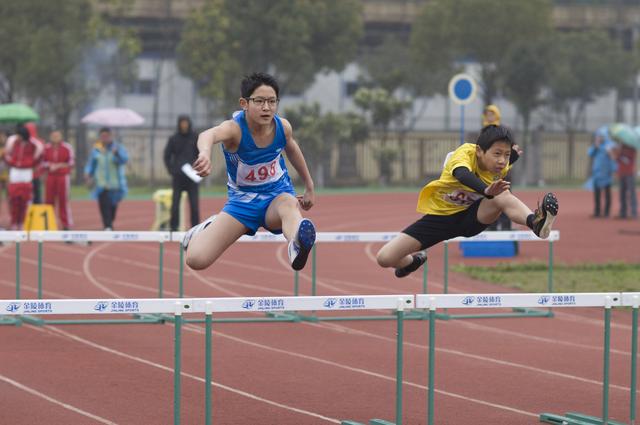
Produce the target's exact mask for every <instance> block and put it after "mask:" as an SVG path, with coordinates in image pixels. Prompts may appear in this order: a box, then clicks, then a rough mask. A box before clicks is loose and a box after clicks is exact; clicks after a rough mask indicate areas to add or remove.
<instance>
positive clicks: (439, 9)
mask: <svg viewBox="0 0 640 425" xmlns="http://www.w3.org/2000/svg"><path fill="white" fill-rule="evenodd" d="M550 29H551V1H550V0H531V1H521V0H456V1H451V0H433V1H430V2H427V3H425V5H424V7H423V9H422V11H421V12H420V14H419V16H418V17H417V18H416V21H415V30H414V33H413V34H412V46H413V50H414V55H415V57H417V58H422V59H421V60H422V61H423V63H425V66H427V67H433V66H435V65H434V63H438V62H440V61H444V62H447V63H451V64H453V63H454V62H455V61H473V62H476V63H477V64H478V65H479V67H480V70H479V74H480V75H479V80H480V83H481V84H480V85H481V87H482V89H483V100H484V102H485V104H489V103H492V100H493V98H494V97H495V96H496V94H497V93H498V90H499V86H500V81H499V76H500V74H501V73H502V65H503V58H504V54H505V52H506V51H508V50H509V48H510V47H511V46H512V45H514V44H516V43H518V42H521V41H522V40H533V39H536V38H539V37H542V36H544V35H545V34H547V33H548V32H549V31H550ZM429 62H431V64H429ZM449 77H450V76H449Z"/></svg>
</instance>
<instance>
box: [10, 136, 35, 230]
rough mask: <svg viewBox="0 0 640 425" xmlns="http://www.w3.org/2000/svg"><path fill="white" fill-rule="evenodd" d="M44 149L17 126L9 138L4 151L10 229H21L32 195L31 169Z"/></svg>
mask: <svg viewBox="0 0 640 425" xmlns="http://www.w3.org/2000/svg"><path fill="white" fill-rule="evenodd" d="M43 150H44V147H43V146H42V143H40V142H39V141H38V140H37V139H35V138H33V137H31V136H30V134H29V130H27V129H26V128H25V126H23V125H21V124H19V125H18V126H17V127H16V134H14V135H13V136H11V137H9V139H8V140H7V147H6V149H5V154H4V155H5V160H6V161H7V164H9V167H10V168H9V209H10V213H11V229H13V230H18V229H20V228H22V225H23V223H24V218H25V216H26V214H27V207H28V206H29V202H30V201H31V196H32V194H33V184H32V181H33V169H34V168H35V167H37V166H38V163H39V162H40V160H41V158H42V151H43Z"/></svg>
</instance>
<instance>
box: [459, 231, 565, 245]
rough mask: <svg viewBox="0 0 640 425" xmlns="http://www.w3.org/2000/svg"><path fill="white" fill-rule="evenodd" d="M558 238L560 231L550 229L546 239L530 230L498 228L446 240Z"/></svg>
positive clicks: (499, 240) (547, 240)
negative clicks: (497, 229)
mask: <svg viewBox="0 0 640 425" xmlns="http://www.w3.org/2000/svg"><path fill="white" fill-rule="evenodd" d="M558 240H560V231H559V230H552V231H551V233H550V234H549V237H548V238H547V239H540V238H539V237H538V236H536V234H535V233H533V232H532V231H530V230H499V231H488V232H482V233H480V234H478V235H475V236H471V237H469V238H467V237H463V236H460V237H457V238H453V239H449V240H447V242H468V241H495V242H504V241H539V242H549V241H558Z"/></svg>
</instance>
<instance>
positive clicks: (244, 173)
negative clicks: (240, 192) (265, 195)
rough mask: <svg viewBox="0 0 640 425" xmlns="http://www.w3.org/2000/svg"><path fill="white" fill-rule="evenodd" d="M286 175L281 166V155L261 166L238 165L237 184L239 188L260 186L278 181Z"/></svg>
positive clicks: (241, 163)
mask: <svg viewBox="0 0 640 425" xmlns="http://www.w3.org/2000/svg"><path fill="white" fill-rule="evenodd" d="M283 174H284V170H282V167H281V166H280V155H278V156H277V157H276V158H275V159H274V160H273V161H271V162H263V163H261V164H253V165H249V164H245V163H244V162H240V163H238V174H237V175H236V184H237V185H238V186H259V185H263V184H266V183H271V182H275V181H278V180H279V179H280V177H282V175H283Z"/></svg>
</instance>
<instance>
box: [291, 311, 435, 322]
mask: <svg viewBox="0 0 640 425" xmlns="http://www.w3.org/2000/svg"><path fill="white" fill-rule="evenodd" d="M298 317H299V318H300V320H301V321H303V322H349V321H358V320H397V317H398V316H397V315H396V313H393V314H387V315H380V316H318V315H316V314H315V311H314V312H312V313H311V314H310V315H303V314H298ZM428 319H429V314H428V313H424V312H423V311H422V310H411V311H407V312H406V313H405V314H404V320H428Z"/></svg>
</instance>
